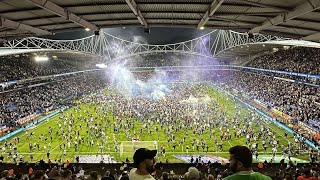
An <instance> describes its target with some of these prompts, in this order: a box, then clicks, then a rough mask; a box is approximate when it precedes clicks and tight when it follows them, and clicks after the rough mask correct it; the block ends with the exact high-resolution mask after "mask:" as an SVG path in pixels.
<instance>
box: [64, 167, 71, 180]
mask: <svg viewBox="0 0 320 180" xmlns="http://www.w3.org/2000/svg"><path fill="white" fill-rule="evenodd" d="M71 176H72V172H71V171H70V170H69V169H66V170H64V171H63V173H62V177H63V180H70V179H71Z"/></svg>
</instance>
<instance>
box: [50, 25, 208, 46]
mask: <svg viewBox="0 0 320 180" xmlns="http://www.w3.org/2000/svg"><path fill="white" fill-rule="evenodd" d="M103 31H105V32H106V33H109V34H111V35H114V36H117V37H119V38H122V39H125V40H129V41H134V40H135V39H139V42H140V43H148V44H169V43H177V42H181V41H186V40H190V39H193V38H196V37H199V36H201V35H204V34H207V33H209V32H210V30H206V29H205V30H199V29H194V28H170V27H154V28H150V34H147V33H145V32H144V29H143V28H142V27H126V28H108V29H103ZM92 34H93V31H89V32H86V31H85V30H80V31H74V32H65V33H58V34H56V35H55V36H53V37H50V38H52V39H78V38H83V37H86V36H90V35H92Z"/></svg>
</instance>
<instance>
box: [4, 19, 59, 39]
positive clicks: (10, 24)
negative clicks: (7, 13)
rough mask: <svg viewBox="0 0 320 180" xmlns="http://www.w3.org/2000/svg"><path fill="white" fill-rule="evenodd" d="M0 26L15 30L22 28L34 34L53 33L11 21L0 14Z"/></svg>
mask: <svg viewBox="0 0 320 180" xmlns="http://www.w3.org/2000/svg"><path fill="white" fill-rule="evenodd" d="M0 27H7V28H10V29H17V30H22V31H27V32H31V33H33V34H36V35H52V34H53V33H51V32H49V31H46V30H43V29H40V28H35V27H32V26H29V25H26V24H22V23H19V22H15V21H12V20H10V19H6V18H3V17H1V16H0Z"/></svg>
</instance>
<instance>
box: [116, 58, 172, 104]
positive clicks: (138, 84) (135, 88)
mask: <svg viewBox="0 0 320 180" xmlns="http://www.w3.org/2000/svg"><path fill="white" fill-rule="evenodd" d="M110 69H111V76H110V80H111V84H112V85H113V86H114V87H116V89H117V90H118V91H119V92H120V93H122V94H123V95H124V96H125V97H128V98H132V97H143V98H148V99H154V100H160V99H163V98H165V96H166V95H167V94H169V93H170V92H171V91H170V90H169V87H168V86H167V84H165V83H166V81H167V76H166V73H165V72H164V71H159V72H156V73H155V74H154V75H153V76H152V77H151V78H150V79H148V80H147V81H142V80H140V79H138V78H137V77H135V76H134V75H133V73H132V72H130V70H129V69H128V68H127V67H125V66H124V64H114V65H112V66H111V67H110Z"/></svg>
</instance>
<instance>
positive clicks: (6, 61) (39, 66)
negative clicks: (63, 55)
mask: <svg viewBox="0 0 320 180" xmlns="http://www.w3.org/2000/svg"><path fill="white" fill-rule="evenodd" d="M32 58H33V56H31V55H28V54H22V55H9V56H1V57H0V64H1V66H0V74H1V76H0V82H7V81H14V80H20V79H27V78H33V77H37V76H47V75H53V74H62V73H68V72H74V71H79V70H84V69H86V68H89V67H87V66H85V64H90V63H88V62H79V61H77V60H66V59H64V60H60V59H56V60H54V59H50V60H49V61H45V62H36V61H35V60H33V59H32ZM74 61H76V63H75V62H74ZM90 68H91V69H92V68H94V65H91V64H90ZM90 68H89V69H90Z"/></svg>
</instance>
